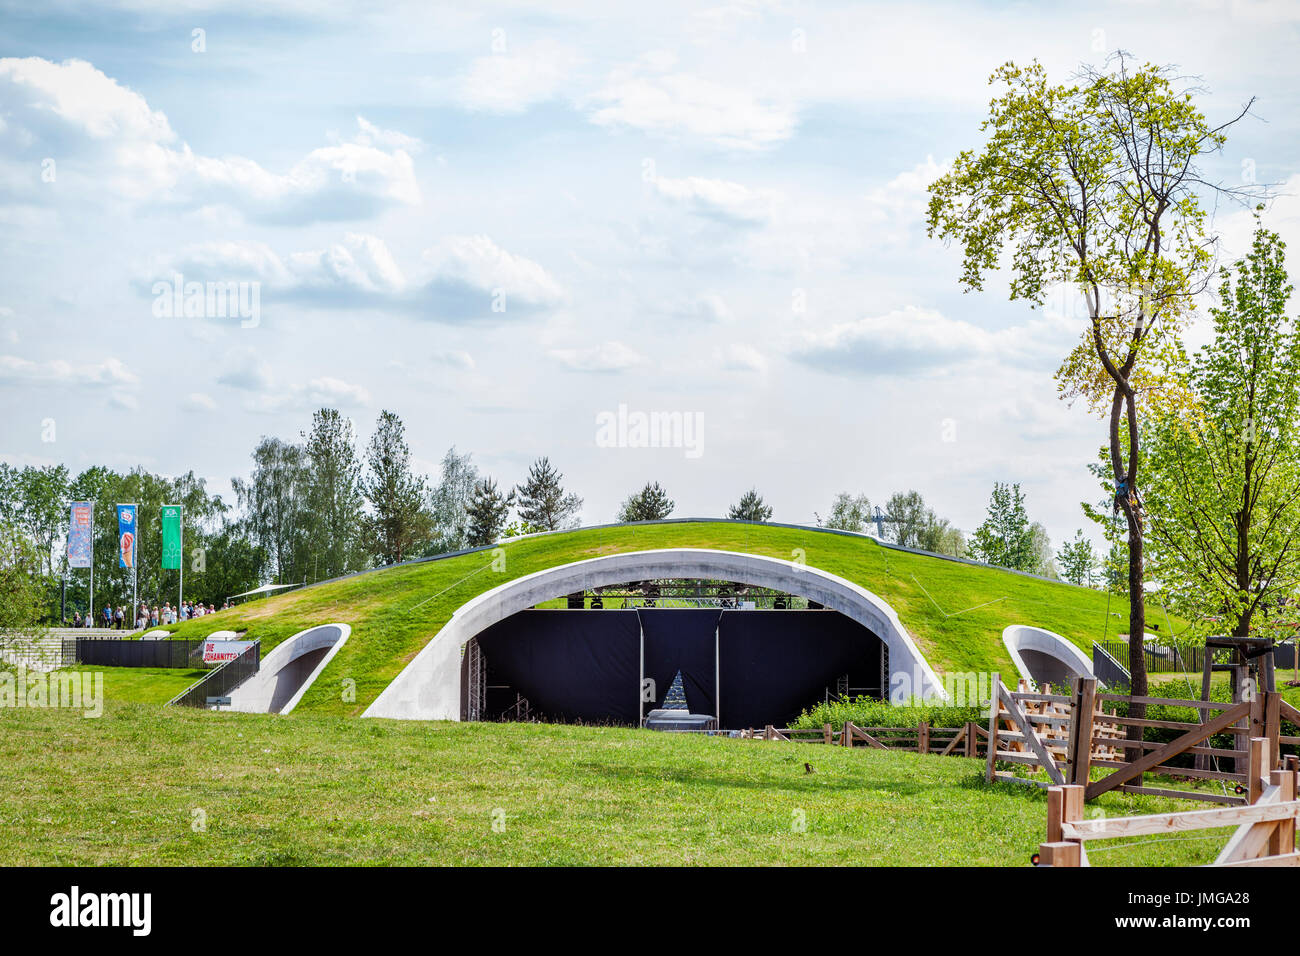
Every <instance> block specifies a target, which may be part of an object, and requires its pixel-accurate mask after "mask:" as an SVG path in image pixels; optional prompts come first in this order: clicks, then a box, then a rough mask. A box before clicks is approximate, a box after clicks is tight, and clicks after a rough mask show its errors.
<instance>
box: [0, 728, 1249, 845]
mask: <svg viewBox="0 0 1300 956" xmlns="http://www.w3.org/2000/svg"><path fill="white" fill-rule="evenodd" d="M805 761H807V762H810V763H811V764H812V765H813V766H814V768H815V772H814V773H811V774H809V773H806V772H805V769H804V763H805ZM0 765H2V766H4V768H5V786H4V787H0V826H2V827H3V830H4V834H5V839H4V840H0V865H5V866H12V865H37V864H39V865H63V866H84V865H95V864H122V865H130V864H164V865H166V864H183V865H221V864H247V865H295V864H325V865H329V864H343V863H348V864H360V865H366V864H376V865H378V864H541V863H547V864H646V865H665V864H669V865H671V864H714V865H744V864H782V863H784V864H806V865H827V864H876V865H1003V866H1025V865H1026V864H1027V863H1028V860H1029V854H1030V853H1031V852H1033V851H1034V850H1035V849H1036V848H1037V846H1038V843H1039V842H1040V841H1041V840H1042V839H1043V830H1044V826H1045V820H1046V803H1045V797H1044V794H1043V793H1042V791H1039V790H1031V789H1029V788H1025V787H1017V786H1015V785H1012V784H997V785H993V786H989V785H987V784H985V783H984V782H983V779H982V764H981V763H979V762H977V761H972V760H965V759H961V758H956V757H937V756H926V757H921V756H918V755H916V754H907V753H889V752H881V751H875V750H861V749H859V750H853V751H846V750H844V749H843V748H840V747H820V746H812V745H803V744H785V743H776V744H768V743H762V742H757V741H740V740H727V739H720V738H713V739H709V738H702V737H695V736H692V735H685V734H656V733H652V732H647V731H640V730H624V729H612V728H591V727H560V726H548V725H537V724H452V723H425V722H415V721H410V722H408V721H358V720H348V719H341V718H338V717H328V716H327V717H320V716H306V715H301V716H300V715H298V714H295V715H293V716H291V717H287V718H284V717H276V716H272V715H261V714H229V713H227V714H214V713H208V712H200V711H185V710H177V709H168V710H163V709H160V708H158V707H153V706H145V705H134V704H116V703H110V704H109V705H108V706H107V707H106V709H105V713H104V715H103V716H102V717H101V718H99V719H93V720H87V719H84V718H82V717H81V716H80V714H79V713H77V712H74V711H67V710H63V711H59V710H29V709H26V708H23V709H10V708H4V709H0ZM1174 809H1188V804H1186V803H1184V802H1175V801H1168V800H1156V799H1152V798H1146V797H1133V796H1130V795H1123V794H1108V795H1107V796H1105V797H1103V798H1102V799H1101V800H1100V801H1098V802H1097V803H1096V804H1095V805H1090V810H1091V812H1093V813H1096V812H1098V810H1102V811H1105V812H1106V813H1108V814H1111V815H1115V814H1125V815H1127V814H1132V813H1139V812H1159V811H1162V810H1174ZM196 811H202V813H203V814H204V815H205V823H206V829H201V830H200V829H197V828H196V827H195V821H196V820H198V817H197V815H196ZM494 813H495V814H497V816H496V819H497V820H498V821H500V822H501V824H503V826H502V827H501V828H500V829H499V831H498V830H497V829H494V827H493V822H494ZM800 820H802V821H803V823H804V825H805V828H804V832H799V829H798V828H797V826H796V824H797V823H798V822H799V821H800ZM1205 836H1206V835H1205V834H1196V835H1193V836H1192V837H1174V838H1171V839H1169V840H1161V841H1158V842H1156V843H1154V844H1153V843H1152V842H1151V841H1146V842H1142V841H1137V842H1134V843H1133V844H1132V845H1124V846H1118V845H1117V846H1116V847H1115V849H1114V850H1113V851H1105V850H1103V849H1102V848H1101V847H1100V846H1097V845H1090V846H1089V851H1090V854H1091V855H1092V859H1093V862H1094V865H1107V864H1110V865H1171V864H1191V863H1200V862H1205V861H1207V860H1209V859H1211V858H1212V857H1213V854H1214V853H1216V852H1217V850H1218V849H1219V848H1220V847H1221V846H1222V845H1223V843H1224V841H1225V840H1226V839H1227V833H1226V832H1215V833H1214V834H1213V838H1212V839H1208V840H1207V839H1204V837H1205Z"/></svg>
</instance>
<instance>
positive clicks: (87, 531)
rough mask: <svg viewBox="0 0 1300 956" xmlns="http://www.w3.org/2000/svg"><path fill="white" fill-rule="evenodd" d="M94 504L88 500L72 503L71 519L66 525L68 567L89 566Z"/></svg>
mask: <svg viewBox="0 0 1300 956" xmlns="http://www.w3.org/2000/svg"><path fill="white" fill-rule="evenodd" d="M94 515H95V510H94V505H92V504H91V503H90V502H89V501H74V502H73V503H72V521H71V523H70V524H69V526H68V567H70V568H88V567H90V536H91V535H92V534H93V533H94Z"/></svg>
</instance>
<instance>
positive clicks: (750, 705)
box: [177, 519, 1095, 729]
mask: <svg viewBox="0 0 1300 956" xmlns="http://www.w3.org/2000/svg"><path fill="white" fill-rule="evenodd" d="M927 579H928V580H929V581H930V587H929V588H927V587H926V585H925V581H926V580H927ZM953 580H956V581H957V582H958V583H960V584H962V585H963V587H964V588H966V589H972V588H973V590H970V591H969V593H971V594H974V595H975V596H976V597H979V598H982V600H979V601H972V605H978V606H972V607H970V608H968V609H966V610H963V609H962V608H958V607H954V608H951V609H946V608H943V607H940V605H939V604H938V603H937V600H936V594H938V595H939V596H942V597H944V598H945V599H947V597H948V595H950V594H951V593H952V581H953ZM1027 588H1028V589H1029V590H1030V591H1031V592H1033V593H1034V595H1035V597H1036V598H1037V600H1038V601H1039V603H1040V604H1041V601H1042V599H1041V596H1039V595H1038V591H1040V590H1041V589H1043V588H1049V589H1050V592H1051V594H1052V596H1053V600H1052V601H1051V602H1049V603H1048V604H1046V605H1043V611H1042V613H1040V616H1038V617H1029V615H1032V614H1034V613H1035V612H1034V610H1033V608H1032V607H1030V606H1028V605H1029V603H1031V602H1028V601H1027V600H1026V599H1025V598H1024V597H1021V594H1023V593H1025V592H1026V589H1027ZM1094 593H1095V592H1088V591H1086V590H1084V589H1077V588H1073V587H1071V586H1069V585H1064V584H1061V583H1059V582H1050V583H1049V582H1047V581H1045V580H1043V579H1039V578H1034V577H1032V576H1029V575H1019V574H1016V573H1013V572H1007V571H1003V570H1000V569H993V568H988V567H985V566H983V565H977V564H974V563H972V562H968V561H962V560H959V559H952V558H947V557H944V556H940V555H931V554H927V553H925V552H917V551H911V550H909V549H904V548H899V547H897V546H895V545H889V544H885V543H883V542H880V541H878V540H876V539H875V538H873V537H871V536H868V535H863V534H855V533H849V532H835V531H830V530H827V529H822V528H810V527H803V526H796V525H774V524H763V525H755V524H749V523H744V522H732V521H725V520H695V519H681V520H668V521H661V522H649V523H644V524H633V525H610V526H596V527H590V528H582V529H575V530H571V531H561V532H551V533H546V534H538V535H530V536H526V537H523V538H518V539H512V540H508V541H506V542H503V543H501V544H499V545H493V546H488V547H484V548H479V549H474V550H470V551H463V552H457V553H455V554H451V555H443V556H438V557H436V558H430V559H422V560H418V561H413V562H407V563H404V564H401V565H395V566H393V567H390V568H384V569H379V570H375V571H367V572H363V573H360V574H355V575H350V576H348V577H344V578H340V579H335V580H332V581H328V582H321V583H320V584H316V585H312V586H309V587H305V588H301V589H299V590H297V591H293V592H291V593H287V594H282V595H278V596H276V597H272V598H267V599H264V600H259V601H255V602H252V603H250V604H247V605H243V606H241V607H239V608H236V609H234V610H232V611H230V612H226V613H225V614H223V615H222V617H221V618H220V619H219V620H220V623H221V626H222V627H223V628H225V629H228V630H231V631H235V632H238V633H239V634H240V636H242V637H245V638H257V639H259V640H260V641H261V648H260V653H261V655H262V659H261V669H260V671H258V672H257V673H256V674H254V675H252V676H249V677H247V678H246V680H245V681H244V682H243V683H241V684H240V685H239V686H238V687H237V688H235V689H234V690H233V691H231V692H230V704H229V706H231V707H233V708H234V709H237V710H251V711H263V712H266V711H271V712H276V713H288V712H289V711H291V710H294V709H295V708H300V707H301V708H305V709H306V710H308V711H311V710H324V711H332V712H342V713H345V714H351V715H353V716H362V717H367V718H396V719H415V720H453V721H461V720H467V721H475V720H512V719H526V720H543V721H554V722H581V723H593V724H618V725H629V726H638V725H644V726H650V727H660V728H664V729H737V728H746V727H755V726H758V727H761V726H763V725H765V724H774V725H778V726H781V725H784V724H785V723H786V722H788V721H790V720H792V719H794V718H795V717H796V716H797V715H798V714H799V713H800V712H801V711H803V710H805V709H806V708H808V707H810V706H813V705H815V704H817V703H819V702H821V701H825V700H829V699H832V698H835V697H844V696H859V695H864V696H869V697H876V698H885V699H892V700H895V701H903V700H917V699H924V700H928V701H948V700H950V698H951V682H950V681H948V682H946V681H945V678H944V676H943V675H944V673H947V674H948V675H950V676H951V675H960V674H961V672H962V671H967V670H968V671H975V670H979V671H984V672H986V671H990V670H998V671H1000V672H1002V673H1003V674H1005V675H1006V676H1007V678H1008V679H1010V680H1013V681H1014V680H1015V679H1016V678H1020V677H1023V678H1027V679H1031V680H1037V681H1061V680H1066V679H1068V678H1069V677H1072V676H1091V669H1090V665H1089V660H1088V658H1087V656H1086V655H1085V654H1084V652H1083V650H1081V647H1083V648H1086V646H1087V642H1086V640H1085V637H1086V635H1084V634H1079V633H1073V634H1071V635H1070V636H1069V637H1063V636H1061V635H1060V634H1058V633H1057V632H1056V631H1054V630H1052V629H1051V625H1052V624H1054V623H1056V619H1058V618H1061V614H1060V613H1059V612H1060V609H1061V607H1062V606H1067V605H1068V604H1069V602H1070V601H1071V600H1073V599H1074V598H1076V597H1082V596H1083V595H1091V594H1094ZM900 602H901V603H900ZM896 605H897V606H896ZM1062 620H1063V619H1062ZM196 624H197V625H200V626H201V622H188V623H187V624H186V625H182V626H181V627H180V628H178V629H177V632H178V634H180V635H183V636H196V635H193V634H190V633H189V632H190V631H194V630H195V628H196ZM972 626H974V627H978V628H979V629H980V631H981V633H982V634H983V635H985V639H984V640H983V641H982V642H977V643H978V644H979V646H981V647H983V648H984V650H983V651H982V652H981V653H982V654H983V657H979V656H978V655H977V656H976V657H972V656H971V653H972V652H971V648H970V647H969V646H968V645H969V644H970V641H969V640H968V639H967V635H968V634H969V629H970V628H971V627H972ZM1066 630H1067V631H1068V630H1069V628H1066ZM999 635H1001V641H999V640H998V637H999ZM340 688H344V690H342V691H341V690H340ZM348 689H351V694H349V693H348Z"/></svg>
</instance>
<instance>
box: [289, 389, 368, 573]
mask: <svg viewBox="0 0 1300 956" xmlns="http://www.w3.org/2000/svg"><path fill="white" fill-rule="evenodd" d="M303 437H304V438H305V439H306V453H307V462H308V475H307V488H306V502H307V512H308V527H309V534H308V548H309V550H310V552H311V556H312V566H311V579H312V580H314V581H319V580H322V579H325V578H332V577H337V576H338V575H341V574H346V573H347V572H349V571H357V570H360V569H361V568H362V567H364V566H365V564H366V563H367V562H366V559H365V550H364V548H363V547H362V543H361V531H362V529H363V528H364V526H365V521H364V519H365V513H364V510H363V500H362V495H361V464H360V462H358V461H357V451H356V443H355V438H354V435H353V430H352V423H351V422H350V421H349V420H348V419H346V418H344V417H343V416H342V415H340V414H339V412H338V410H337V409H333V408H322V409H320V410H319V411H317V412H316V413H315V414H314V415H313V416H312V426H311V430H310V431H309V432H307V433H305V434H304V436H303Z"/></svg>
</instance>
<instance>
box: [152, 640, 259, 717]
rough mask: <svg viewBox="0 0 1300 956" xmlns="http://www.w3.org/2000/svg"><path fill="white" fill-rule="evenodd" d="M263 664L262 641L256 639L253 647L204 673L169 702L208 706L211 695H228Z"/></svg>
mask: <svg viewBox="0 0 1300 956" xmlns="http://www.w3.org/2000/svg"><path fill="white" fill-rule="evenodd" d="M261 666H262V642H261V641H254V642H253V646H252V647H248V648H245V649H244V651H243V652H242V653H241V654H240V655H239V656H238V657H236V658H235V659H234V660H230V661H226V662H225V663H224V664H222V665H221V666H220V667H218V668H216V669H215V670H213V671H211V672H210V673H208V674H204V675H203V677H202V678H200V679H199V680H198V681H197V682H196V683H193V684H191V685H190V686H189V687H187V688H185V690H183V691H181V692H180V693H179V694H177V695H176V696H175V697H173V698H172V699H171V700H169V701H168V702H167V705H168V706H169V707H207V706H208V698H209V697H227V696H229V695H230V692H231V691H232V690H234V689H235V688H236V687H238V686H239V685H240V684H242V683H244V681H246V680H248V679H249V678H250V677H252V676H253V675H254V674H256V673H257V671H258V669H259V668H260V667H261Z"/></svg>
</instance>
